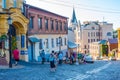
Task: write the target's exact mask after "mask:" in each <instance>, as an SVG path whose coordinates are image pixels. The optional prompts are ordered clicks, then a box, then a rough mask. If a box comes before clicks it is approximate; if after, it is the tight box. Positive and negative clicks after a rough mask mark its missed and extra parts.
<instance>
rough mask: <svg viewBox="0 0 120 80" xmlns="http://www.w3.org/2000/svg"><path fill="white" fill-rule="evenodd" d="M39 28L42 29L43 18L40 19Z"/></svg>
mask: <svg viewBox="0 0 120 80" xmlns="http://www.w3.org/2000/svg"><path fill="white" fill-rule="evenodd" d="M38 28H39V29H42V18H38Z"/></svg>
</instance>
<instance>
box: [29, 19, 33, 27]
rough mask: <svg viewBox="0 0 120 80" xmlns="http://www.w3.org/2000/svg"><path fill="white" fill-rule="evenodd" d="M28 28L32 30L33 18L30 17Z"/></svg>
mask: <svg viewBox="0 0 120 80" xmlns="http://www.w3.org/2000/svg"><path fill="white" fill-rule="evenodd" d="M29 27H30V28H33V17H30V23H29Z"/></svg>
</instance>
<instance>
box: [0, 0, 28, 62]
mask: <svg viewBox="0 0 120 80" xmlns="http://www.w3.org/2000/svg"><path fill="white" fill-rule="evenodd" d="M23 3H24V0H0V37H2V36H6V39H5V40H4V41H3V40H1V41H0V51H1V52H2V51H3V50H5V51H6V59H7V61H8V62H9V54H10V53H9V47H8V45H9V40H8V29H9V28H10V27H11V31H12V33H11V34H12V35H11V37H12V40H11V41H12V50H13V49H15V48H16V47H18V49H19V50H20V59H21V60H25V61H28V54H27V48H26V32H27V28H28V23H29V20H28V19H27V18H26V17H25V16H24V15H23ZM9 17H11V19H12V25H9V24H8V21H7V19H8V18H9Z"/></svg>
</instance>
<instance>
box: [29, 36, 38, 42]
mask: <svg viewBox="0 0 120 80" xmlns="http://www.w3.org/2000/svg"><path fill="white" fill-rule="evenodd" d="M29 40H30V41H31V42H39V41H40V40H39V39H37V38H36V37H30V38H29Z"/></svg>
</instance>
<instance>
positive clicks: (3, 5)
mask: <svg viewBox="0 0 120 80" xmlns="http://www.w3.org/2000/svg"><path fill="white" fill-rule="evenodd" d="M2 8H6V0H2Z"/></svg>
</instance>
